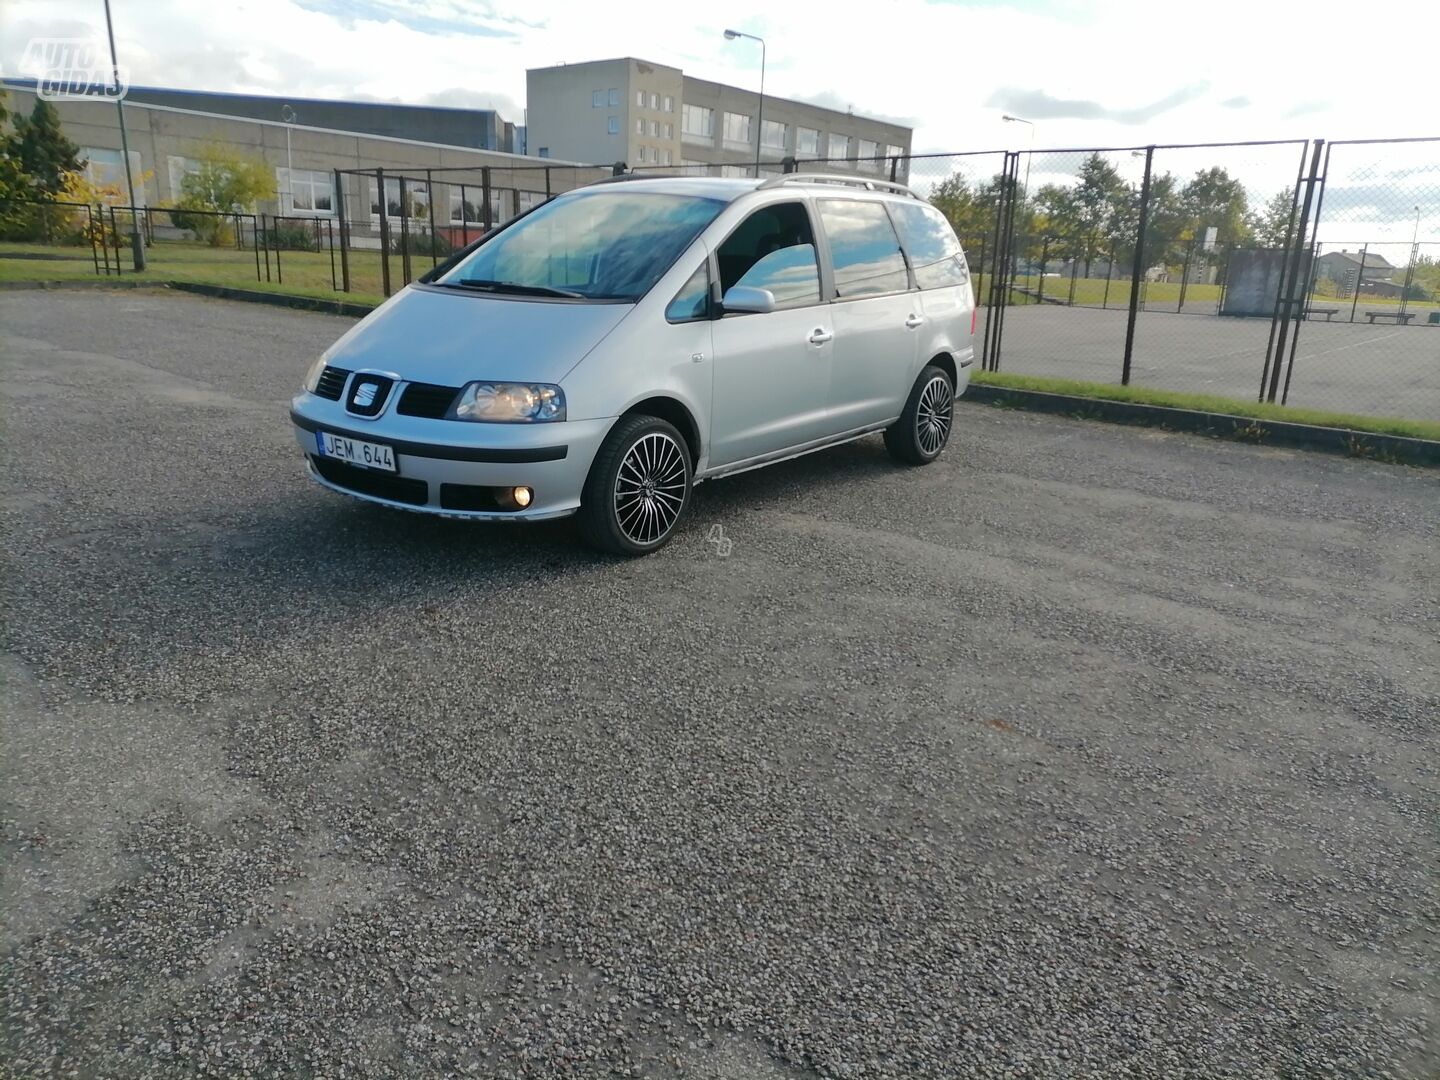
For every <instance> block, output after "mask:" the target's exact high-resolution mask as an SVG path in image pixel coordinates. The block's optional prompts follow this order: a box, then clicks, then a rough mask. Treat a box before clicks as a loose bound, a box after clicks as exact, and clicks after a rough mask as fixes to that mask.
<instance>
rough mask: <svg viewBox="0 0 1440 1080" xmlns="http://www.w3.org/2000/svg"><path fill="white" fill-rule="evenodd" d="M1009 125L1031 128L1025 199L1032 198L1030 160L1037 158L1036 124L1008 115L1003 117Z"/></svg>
mask: <svg viewBox="0 0 1440 1080" xmlns="http://www.w3.org/2000/svg"><path fill="white" fill-rule="evenodd" d="M1001 119H1002V120H1004V121H1005V122H1006V123H1007V124H1026V125H1028V126H1029V128H1030V149H1029V150H1028V151H1027V152H1026V154H1025V198H1026V199H1029V198H1030V159H1031V158H1032V157H1034V156H1035V124H1034V122H1033V121H1030V120H1026V119H1025V118H1024V117H1023V116H1011V115H1010V114H1009V113H1006V114H1005V115H1004V116H1002V117H1001Z"/></svg>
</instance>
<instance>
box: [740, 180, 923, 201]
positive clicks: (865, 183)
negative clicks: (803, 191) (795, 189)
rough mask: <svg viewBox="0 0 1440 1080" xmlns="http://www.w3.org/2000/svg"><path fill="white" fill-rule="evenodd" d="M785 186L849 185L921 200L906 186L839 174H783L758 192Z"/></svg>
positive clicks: (766, 182)
mask: <svg viewBox="0 0 1440 1080" xmlns="http://www.w3.org/2000/svg"><path fill="white" fill-rule="evenodd" d="M784 184H849V185H850V186H852V187H863V188H865V189H866V190H868V191H881V190H884V191H895V192H898V193H899V194H901V195H909V196H910V197H911V198H912V199H919V198H920V196H919V195H916V194H915V192H913V191H911V190H910V189H909V188H908V187H906V186H905V185H904V184H896V183H892V182H891V181H889V180H871V179H869V178H867V177H864V176H843V175H841V174H839V173H782V174H781V175H779V176H772V177H770V179H768V180H766V181H764V182H763V183H762V184H761V185H760V186H759V187H758V188H757V189H756V190H757V191H764V190H766V189H767V188H776V187H780V186H782V185H784ZM921 201H922V202H923V201H924V200H921Z"/></svg>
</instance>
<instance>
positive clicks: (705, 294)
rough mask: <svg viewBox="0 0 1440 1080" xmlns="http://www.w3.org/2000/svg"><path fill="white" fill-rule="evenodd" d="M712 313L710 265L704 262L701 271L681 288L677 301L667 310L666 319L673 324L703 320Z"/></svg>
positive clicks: (696, 272)
mask: <svg viewBox="0 0 1440 1080" xmlns="http://www.w3.org/2000/svg"><path fill="white" fill-rule="evenodd" d="M709 313H710V264H709V263H708V262H703V263H701V264H700V269H699V270H696V271H695V273H693V274H691V275H690V280H689V281H687V282H685V284H684V285H682V286H681V287H680V291H679V292H678V293H676V294H675V299H674V300H671V301H670V305H669V306H668V307H667V308H666V309H665V318H667V319H669V320H670V321H671V322H687V321H688V320H690V319H703V318H705V316H706V315H708V314H709Z"/></svg>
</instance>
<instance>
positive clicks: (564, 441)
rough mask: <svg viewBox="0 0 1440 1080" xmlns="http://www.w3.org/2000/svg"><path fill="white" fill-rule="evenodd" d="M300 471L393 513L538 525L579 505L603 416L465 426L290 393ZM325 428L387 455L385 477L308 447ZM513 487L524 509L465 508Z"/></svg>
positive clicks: (605, 427)
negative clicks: (360, 411)
mask: <svg viewBox="0 0 1440 1080" xmlns="http://www.w3.org/2000/svg"><path fill="white" fill-rule="evenodd" d="M290 420H291V423H292V424H293V425H294V427H295V441H296V443H297V444H298V445H299V447H300V449H301V450H302V451H303V452H304V454H305V461H306V472H307V473H308V474H309V475H310V477H311V478H312V479H313V480H315V481H316V483H318V484H320V485H321V486H323V487H327V488H330V489H331V490H332V491H338V492H340V493H342V494H345V495H351V496H354V497H355V498H359V499H365V500H367V501H369V502H375V503H380V504H381V505H384V506H391V507H394V508H396V509H399V510H415V511H419V512H421V513H429V514H438V515H442V516H445V517H456V518H470V519H473V520H479V521H543V520H545V519H547V518H557V517H565V516H566V515H568V514H573V513H574V512H575V511H576V510H577V509H578V508H579V506H580V493H581V491H582V490H583V488H584V486H585V477H586V476H587V474H588V473H589V471H590V463H591V462H592V461H593V460H594V458H595V453H596V451H597V450H598V449H599V447H600V442H601V440H603V439H604V438H605V434H606V432H608V431H609V430H610V425H611V424H612V423H613V419H609V418H606V419H599V420H579V421H567V422H565V423H558V424H474V423H467V422H464V421H456V420H429V419H426V418H422V417H406V416H399V415H396V414H384V415H382V416H381V417H379V418H378V419H377V420H375V421H367V420H362V419H358V418H356V417H354V416H351V415H349V414H348V413H346V412H345V410H344V409H343V408H342V407H341V406H340V405H339V403H338V402H333V401H329V400H327V399H325V398H320V397H316V396H315V395H314V394H301V395H299V396H297V397H296V398H295V399H294V400H293V401H292V402H291V406H290ZM321 431H325V432H329V433H331V434H334V435H342V436H345V437H348V438H353V439H363V440H365V441H366V442H373V443H385V444H387V445H389V446H391V447H392V448H393V449H394V451H395V464H396V465H397V466H398V470H399V471H398V472H397V473H394V474H391V473H386V472H380V471H376V470H372V469H362V468H360V467H359V466H354V465H344V464H343V463H339V462H335V461H334V460H333V459H328V458H322V457H320V456H319V455H318V453H317V445H316V433H317V432H321ZM520 485H523V486H525V487H528V488H530V489H531V490H532V491H534V493H535V495H534V501H533V502H532V503H531V504H530V506H528V507H527V508H526V509H524V510H501V509H475V508H474V507H475V506H476V505H483V504H484V503H485V501H486V500H485V497H484V493H485V492H487V491H488V490H489V489H494V488H507V487H516V486H520Z"/></svg>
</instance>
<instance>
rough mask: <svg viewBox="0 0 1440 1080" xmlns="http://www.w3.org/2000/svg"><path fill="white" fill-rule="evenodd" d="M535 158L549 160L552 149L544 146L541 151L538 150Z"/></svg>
mask: <svg viewBox="0 0 1440 1080" xmlns="http://www.w3.org/2000/svg"><path fill="white" fill-rule="evenodd" d="M535 156H536V157H543V158H548V157H549V156H550V147H548V146H542V147H540V149H538V150H536V151H535Z"/></svg>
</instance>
